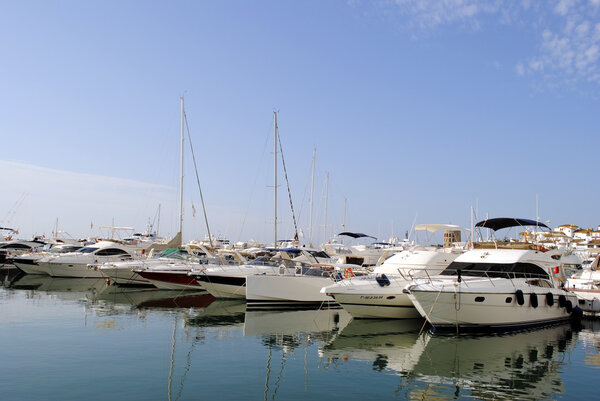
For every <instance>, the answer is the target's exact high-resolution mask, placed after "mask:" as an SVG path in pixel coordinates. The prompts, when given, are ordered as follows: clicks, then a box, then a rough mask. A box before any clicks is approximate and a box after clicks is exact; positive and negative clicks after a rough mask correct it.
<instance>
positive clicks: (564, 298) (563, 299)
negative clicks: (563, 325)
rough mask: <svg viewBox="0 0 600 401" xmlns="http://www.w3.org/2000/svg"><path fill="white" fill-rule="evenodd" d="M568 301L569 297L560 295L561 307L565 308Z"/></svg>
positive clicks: (559, 303) (559, 302)
mask: <svg viewBox="0 0 600 401" xmlns="http://www.w3.org/2000/svg"><path fill="white" fill-rule="evenodd" d="M566 303H567V297H565V296H564V295H562V294H561V295H559V296H558V306H560V307H561V308H564V307H565V305H566Z"/></svg>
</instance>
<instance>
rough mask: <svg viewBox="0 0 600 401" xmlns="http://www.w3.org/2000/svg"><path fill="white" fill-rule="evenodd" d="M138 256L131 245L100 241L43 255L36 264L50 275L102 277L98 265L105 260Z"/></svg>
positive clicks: (128, 258)
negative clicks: (55, 254) (71, 250)
mask: <svg viewBox="0 0 600 401" xmlns="http://www.w3.org/2000/svg"><path fill="white" fill-rule="evenodd" d="M134 257H139V256H138V255H136V254H135V253H134V250H133V249H132V248H131V247H128V246H125V245H122V244H120V243H118V242H114V241H107V240H105V241H100V242H97V243H95V244H92V245H87V246H84V247H83V248H81V249H79V250H77V251H75V252H69V253H65V254H60V255H57V256H49V257H45V258H43V259H41V260H39V261H38V265H39V266H40V268H42V269H43V270H44V271H45V272H46V273H47V274H49V275H50V276H52V277H79V278H100V277H104V275H103V274H102V271H101V270H100V269H99V267H100V266H101V265H102V264H104V263H106V262H117V261H124V260H131V259H133V258H134Z"/></svg>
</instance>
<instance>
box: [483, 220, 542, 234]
mask: <svg viewBox="0 0 600 401" xmlns="http://www.w3.org/2000/svg"><path fill="white" fill-rule="evenodd" d="M519 226H537V227H545V228H547V229H550V227H548V226H547V225H545V224H544V223H541V222H539V221H535V220H530V219H516V218H514V217H498V218H495V219H487V220H483V221H480V222H479V223H477V224H475V227H485V228H489V229H491V230H494V231H498V230H501V229H503V228H508V227H519Z"/></svg>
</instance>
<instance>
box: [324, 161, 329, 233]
mask: <svg viewBox="0 0 600 401" xmlns="http://www.w3.org/2000/svg"><path fill="white" fill-rule="evenodd" d="M328 203H329V172H327V174H325V234H324V237H323V243H325V242H327V204H328Z"/></svg>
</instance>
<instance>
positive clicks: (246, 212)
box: [238, 133, 271, 241]
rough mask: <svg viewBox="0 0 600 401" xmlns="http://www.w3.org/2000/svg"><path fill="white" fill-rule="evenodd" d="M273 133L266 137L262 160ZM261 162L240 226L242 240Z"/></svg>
mask: <svg viewBox="0 0 600 401" xmlns="http://www.w3.org/2000/svg"><path fill="white" fill-rule="evenodd" d="M270 137H271V134H270V133H269V135H268V136H266V137H265V144H264V145H263V152H262V155H261V156H260V160H261V162H262V160H264V158H265V152H266V150H267V143H268V142H269V138H270ZM260 167H261V165H260V163H259V164H258V168H257V169H256V174H255V175H254V183H253V184H252V189H251V190H250V197H249V198H248V206H246V211H245V212H244V219H243V220H242V226H241V228H240V233H239V235H238V240H240V241H241V240H242V233H243V232H244V226H245V225H246V218H247V217H248V212H249V211H250V206H251V204H252V198H253V197H254V189H255V188H256V182H257V181H258V174H259V173H260Z"/></svg>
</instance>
